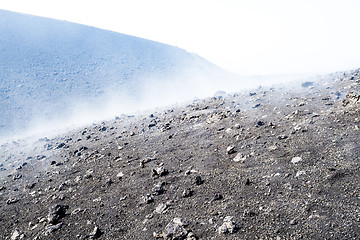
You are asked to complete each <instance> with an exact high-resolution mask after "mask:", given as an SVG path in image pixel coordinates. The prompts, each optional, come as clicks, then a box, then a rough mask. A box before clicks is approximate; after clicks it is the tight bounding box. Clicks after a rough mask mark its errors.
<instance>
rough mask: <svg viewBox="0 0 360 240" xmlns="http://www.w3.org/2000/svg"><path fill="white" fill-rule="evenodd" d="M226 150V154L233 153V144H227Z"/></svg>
mask: <svg viewBox="0 0 360 240" xmlns="http://www.w3.org/2000/svg"><path fill="white" fill-rule="evenodd" d="M226 152H227V154H233V153H235V152H236V151H235V147H234V146H232V145H231V146H228V147H227V148H226Z"/></svg>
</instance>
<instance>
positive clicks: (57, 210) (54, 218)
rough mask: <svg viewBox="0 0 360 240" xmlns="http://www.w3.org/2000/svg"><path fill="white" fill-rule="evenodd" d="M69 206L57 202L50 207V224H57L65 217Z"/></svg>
mask: <svg viewBox="0 0 360 240" xmlns="http://www.w3.org/2000/svg"><path fill="white" fill-rule="evenodd" d="M68 208H69V206H67V205H62V204H55V205H52V206H51V207H50V208H49V214H48V222H49V223H50V224H53V225H54V224H57V223H58V222H59V220H60V219H61V218H63V217H65V213H66V210H67V209H68Z"/></svg>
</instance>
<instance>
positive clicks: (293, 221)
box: [289, 218, 297, 225]
mask: <svg viewBox="0 0 360 240" xmlns="http://www.w3.org/2000/svg"><path fill="white" fill-rule="evenodd" d="M289 223H290V225H296V224H297V220H296V219H295V218H294V219H292V220H291V221H290V222H289Z"/></svg>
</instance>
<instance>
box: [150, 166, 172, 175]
mask: <svg viewBox="0 0 360 240" xmlns="http://www.w3.org/2000/svg"><path fill="white" fill-rule="evenodd" d="M168 173H169V172H168V170H166V169H165V168H164V167H163V166H161V167H158V168H154V169H153V170H152V175H153V176H160V177H161V176H165V175H167V174H168Z"/></svg>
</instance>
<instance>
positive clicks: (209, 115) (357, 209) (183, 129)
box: [0, 70, 360, 240]
mask: <svg viewBox="0 0 360 240" xmlns="http://www.w3.org/2000/svg"><path fill="white" fill-rule="evenodd" d="M359 79H360V72H359V70H354V71H351V72H346V73H337V74H333V75H329V76H326V77H322V78H319V79H317V80H316V81H313V82H299V83H294V84H293V85H291V86H290V85H289V86H283V87H273V88H259V89H256V90H253V91H247V92H241V93H238V94H232V95H223V96H217V97H213V98H209V99H204V100H197V101H194V102H193V103H191V104H190V105H187V106H184V107H174V108H173V109H170V110H163V111H158V112H153V113H151V114H150V113H144V114H143V115H136V116H121V117H119V118H116V119H115V120H113V121H108V122H104V123H101V124H94V125H92V126H89V127H87V128H84V129H80V130H77V131H73V132H69V133H67V135H64V136H58V137H56V138H53V139H47V138H44V139H39V140H38V141H36V142H35V143H33V144H31V145H29V144H28V145H26V144H25V142H22V141H17V142H13V143H7V144H3V145H2V146H1V149H0V150H1V153H0V154H1V171H0V173H1V178H0V179H1V182H0V213H1V214H0V238H1V239H97V238H98V239H157V238H158V239H189V240H190V239H359V238H360V229H359V225H360V188H359V186H360V171H359V166H360V164H359V162H360V161H359V158H360V157H359V156H360V144H359V133H360V131H359V128H360V80H359Z"/></svg>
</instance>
